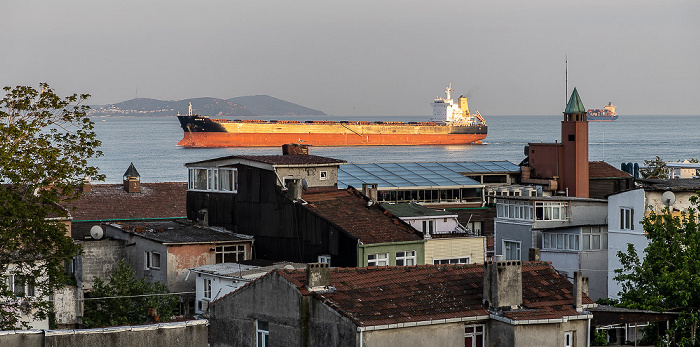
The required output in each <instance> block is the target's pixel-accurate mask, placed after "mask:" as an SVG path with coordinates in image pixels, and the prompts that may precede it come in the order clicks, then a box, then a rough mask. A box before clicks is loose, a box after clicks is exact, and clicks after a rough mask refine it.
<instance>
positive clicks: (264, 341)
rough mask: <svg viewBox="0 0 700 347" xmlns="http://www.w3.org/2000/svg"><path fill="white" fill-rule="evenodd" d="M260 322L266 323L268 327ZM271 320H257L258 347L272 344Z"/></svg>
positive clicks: (256, 341)
mask: <svg viewBox="0 0 700 347" xmlns="http://www.w3.org/2000/svg"><path fill="white" fill-rule="evenodd" d="M260 323H265V325H267V327H261V324H260ZM269 339H270V322H267V321H261V320H258V319H256V320H255V345H256V346H258V347H267V346H269V345H270V342H269V341H268V340H269Z"/></svg>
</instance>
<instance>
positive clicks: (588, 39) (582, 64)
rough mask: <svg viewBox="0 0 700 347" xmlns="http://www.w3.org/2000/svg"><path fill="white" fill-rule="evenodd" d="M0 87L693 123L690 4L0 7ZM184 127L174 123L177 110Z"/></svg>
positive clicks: (675, 0) (695, 49) (144, 2)
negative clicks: (443, 100)
mask: <svg viewBox="0 0 700 347" xmlns="http://www.w3.org/2000/svg"><path fill="white" fill-rule="evenodd" d="M0 44H1V45H0V47H2V53H0V57H1V58H0V84H1V85H3V86H4V85H9V86H14V85H18V84H21V85H33V86H37V85H38V83H39V82H42V81H45V82H48V83H49V84H50V85H51V86H53V87H54V88H55V89H56V90H57V91H58V92H59V93H61V94H68V93H73V92H80V93H89V94H92V98H91V99H90V103H91V104H107V103H115V102H119V101H124V100H128V99H132V98H134V97H135V96H136V95H137V90H138V97H147V98H155V99H163V100H181V99H185V98H190V97H202V96H211V97H218V98H230V97H235V96H244V95H256V94H267V95H271V96H274V97H277V98H280V99H283V100H287V101H290V102H294V103H298V104H301V105H303V106H307V107H311V108H316V109H319V110H322V111H324V112H326V113H327V114H329V115H338V116H353V115H429V114H432V109H431V106H430V103H431V102H432V99H433V98H435V97H436V96H444V93H443V91H444V88H445V87H446V86H447V84H448V83H450V82H451V83H452V87H453V89H454V90H455V92H454V96H455V97H457V96H459V95H460V94H464V95H467V96H469V97H470V100H469V101H470V108H471V109H472V110H474V109H476V110H479V111H480V112H481V114H483V115H485V116H488V115H554V114H561V112H562V111H563V109H564V104H565V97H566V95H565V78H564V71H565V68H564V67H565V64H564V61H565V57H566V56H567V55H568V60H569V91H570V90H571V89H573V87H574V86H576V87H577V88H578V90H579V93H580V95H581V99H582V101H583V103H584V105H585V106H586V107H587V108H601V107H602V106H603V105H604V104H606V103H607V102H609V101H612V102H613V103H614V104H615V105H617V107H618V112H619V113H620V114H622V115H646V114H652V115H654V114H658V115H667V114H673V115H686V114H691V115H698V114H700V108H699V106H698V105H700V1H698V0H666V1H659V0H654V1H648V0H619V1H618V0H585V1H562V0H531V1H503V0H489V1H463V0H462V1H435V0H430V1H414V0H401V1H395V0H390V1H389V0H388V1H381V0H370V1H365V0H352V1H329V0H324V1H307V0H294V1H291V0H287V1H278V0H267V1H261V0H233V1H231V0H221V1H211V0H200V1H191V0H190V1H182V0H158V1H153V0H138V1H134V0H119V1H109V2H107V1H95V0H70V1H11V0H7V1H3V3H2V5H1V6H0ZM182 112H186V110H182Z"/></svg>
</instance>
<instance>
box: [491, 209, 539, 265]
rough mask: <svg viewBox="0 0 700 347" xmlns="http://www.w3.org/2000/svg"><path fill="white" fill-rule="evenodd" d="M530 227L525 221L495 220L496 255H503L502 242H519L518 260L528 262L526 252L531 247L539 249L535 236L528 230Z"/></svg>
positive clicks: (529, 223)
mask: <svg viewBox="0 0 700 347" xmlns="http://www.w3.org/2000/svg"><path fill="white" fill-rule="evenodd" d="M531 225H532V224H531V222H527V221H510V220H506V219H496V220H495V221H494V248H495V250H496V255H497V256H498V255H504V249H503V241H504V240H508V241H519V242H520V260H522V261H525V260H528V259H527V258H528V250H529V249H530V248H533V247H539V246H537V245H539V243H537V242H538V240H537V238H536V235H535V236H533V231H532V230H531V229H530V227H531ZM533 237H534V239H533ZM504 260H505V258H504Z"/></svg>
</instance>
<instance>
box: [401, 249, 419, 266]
mask: <svg viewBox="0 0 700 347" xmlns="http://www.w3.org/2000/svg"><path fill="white" fill-rule="evenodd" d="M411 265H416V251H405V252H396V266H411Z"/></svg>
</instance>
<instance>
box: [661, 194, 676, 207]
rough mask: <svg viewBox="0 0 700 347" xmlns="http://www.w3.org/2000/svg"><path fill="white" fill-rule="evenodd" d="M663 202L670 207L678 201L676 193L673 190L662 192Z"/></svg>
mask: <svg viewBox="0 0 700 347" xmlns="http://www.w3.org/2000/svg"><path fill="white" fill-rule="evenodd" d="M661 202H662V203H663V204H664V205H666V206H667V207H670V206H671V205H673V204H675V203H676V194H673V192H672V191H667V192H664V193H663V194H661Z"/></svg>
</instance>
